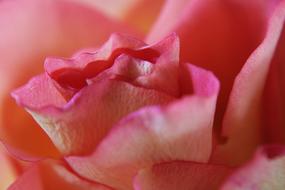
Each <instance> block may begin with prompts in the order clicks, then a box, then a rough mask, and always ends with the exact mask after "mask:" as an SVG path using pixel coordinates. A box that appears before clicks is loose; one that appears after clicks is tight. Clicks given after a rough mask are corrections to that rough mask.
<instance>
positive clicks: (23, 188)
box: [8, 160, 111, 190]
mask: <svg viewBox="0 0 285 190" xmlns="http://www.w3.org/2000/svg"><path fill="white" fill-rule="evenodd" d="M8 189H9V190H27V189H31V190H55V189H57V190H59V189H68V190H84V189H85V190H89V189H90V190H93V189H94V190H111V189H110V188H108V187H106V186H103V185H101V184H98V183H91V182H88V181H85V180H83V179H81V178H80V177H78V176H76V175H75V174H73V173H72V172H70V171H69V170H68V169H67V168H65V166H64V165H63V164H62V163H60V162H54V161H50V160H47V161H42V162H40V163H36V164H34V165H33V166H31V167H30V168H29V169H28V170H27V171H26V172H25V173H24V174H22V176H20V177H19V178H18V179H17V180H16V181H15V182H14V183H13V184H12V185H11V186H10V187H9V188H8Z"/></svg>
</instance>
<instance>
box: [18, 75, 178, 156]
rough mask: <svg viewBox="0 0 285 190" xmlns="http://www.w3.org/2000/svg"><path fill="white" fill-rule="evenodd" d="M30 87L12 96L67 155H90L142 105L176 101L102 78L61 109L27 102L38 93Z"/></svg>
mask: <svg viewBox="0 0 285 190" xmlns="http://www.w3.org/2000/svg"><path fill="white" fill-rule="evenodd" d="M41 80H42V81H44V80H45V79H44V78H41ZM29 86H30V84H28V85H27V86H24V87H23V88H21V89H19V90H17V91H15V92H14V94H13V96H14V97H15V99H16V100H17V101H18V104H20V105H22V106H23V107H25V108H26V109H28V110H29V112H31V114H32V115H33V117H34V118H35V120H36V121H37V122H38V123H39V124H40V125H41V127H42V128H43V129H44V130H45V131H46V132H47V134H48V135H49V136H50V138H51V139H52V141H53V143H54V144H55V145H56V147H57V148H58V149H59V150H60V151H61V153H63V154H65V155H70V154H87V153H89V152H90V151H91V150H93V149H94V148H95V146H96V145H97V144H98V143H99V142H100V141H101V139H102V138H103V137H104V136H105V135H106V133H107V132H108V130H109V129H110V128H111V127H112V125H113V124H114V123H115V122H116V121H118V120H119V119H120V118H121V117H122V116H124V115H126V114H128V113H130V112H132V111H135V110H137V109H139V108H140V107H142V106H146V105H153V104H164V103H167V102H169V101H171V100H173V97H171V96H168V95H166V94H164V93H160V92H157V91H155V90H151V89H144V88H140V87H135V86H133V85H131V84H128V83H126V82H120V81H117V80H112V79H102V80H100V81H96V82H94V83H93V84H91V85H89V86H87V87H86V88H84V89H82V90H81V91H80V92H78V93H77V94H76V95H75V96H74V97H73V98H72V99H71V100H70V101H69V102H68V103H67V104H65V105H64V106H62V107H56V106H55V105H47V106H44V107H43V106H42V104H37V105H35V106H34V105H33V103H34V102H37V101H34V100H32V99H25V97H26V96H23V95H25V94H28V93H29V94H30V95H27V96H28V97H35V95H33V94H38V92H36V91H30V88H29ZM44 103H46V102H44ZM122 105H124V106H122Z"/></svg>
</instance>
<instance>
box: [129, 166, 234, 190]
mask: <svg viewBox="0 0 285 190" xmlns="http://www.w3.org/2000/svg"><path fill="white" fill-rule="evenodd" d="M231 172H232V169H231V168H227V167H224V166H220V165H210V164H201V163H195V162H179V161H174V162H169V163H161V164H156V165H154V166H152V167H151V168H148V169H142V170H140V171H139V173H138V174H137V175H136V177H135V178H134V189H135V190H159V189H163V190H173V189H179V190H205V189H211V190H215V189H219V187H220V186H221V184H222V183H223V181H224V179H225V178H226V177H227V176H228V175H229V174H230V173H231Z"/></svg>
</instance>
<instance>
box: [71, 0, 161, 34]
mask: <svg viewBox="0 0 285 190" xmlns="http://www.w3.org/2000/svg"><path fill="white" fill-rule="evenodd" d="M74 1H78V0H74ZM79 2H81V3H85V4H86V5H88V6H93V7H95V8H96V9H97V10H99V11H101V12H102V13H104V14H106V15H107V16H109V17H111V18H114V19H116V20H120V21H122V22H124V23H127V24H128V25H129V26H132V27H133V28H136V29H137V30H139V31H141V32H142V33H144V34H147V32H148V30H149V29H150V27H151V26H152V24H153V22H154V21H155V19H156V17H157V16H158V14H159V11H160V9H161V7H162V5H163V3H164V1H163V0H156V1H152V0H80V1H79ZM150 4H151V6H149V5H150Z"/></svg>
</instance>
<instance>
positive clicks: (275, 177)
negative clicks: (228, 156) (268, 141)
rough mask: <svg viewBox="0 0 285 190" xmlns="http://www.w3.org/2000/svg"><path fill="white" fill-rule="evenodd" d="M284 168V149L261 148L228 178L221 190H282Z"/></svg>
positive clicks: (275, 147) (284, 177)
mask: <svg viewBox="0 0 285 190" xmlns="http://www.w3.org/2000/svg"><path fill="white" fill-rule="evenodd" d="M284 167H285V149H284V147H280V146H269V147H263V148H261V149H259V151H257V153H256V154H255V156H254V158H253V159H252V160H251V161H249V162H248V163H247V164H246V165H245V166H243V167H241V168H240V169H238V170H237V171H236V172H235V173H234V174H233V175H232V176H230V177H229V179H228V180H227V181H226V182H225V184H224V185H223V187H222V190H238V189H252V190H254V189H258V190H266V189H276V190H281V189H284V187H285V170H284Z"/></svg>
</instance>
